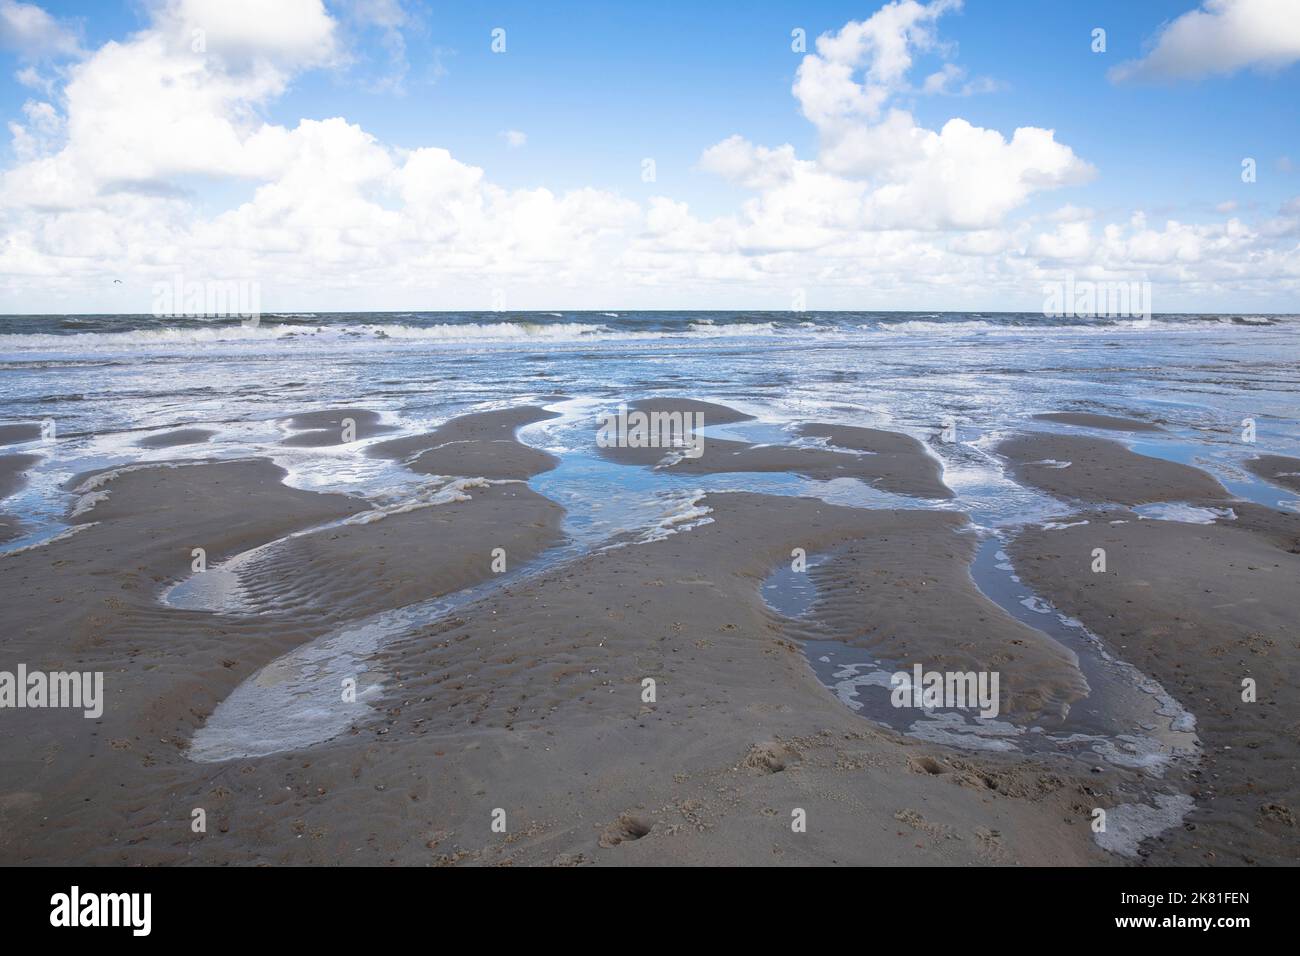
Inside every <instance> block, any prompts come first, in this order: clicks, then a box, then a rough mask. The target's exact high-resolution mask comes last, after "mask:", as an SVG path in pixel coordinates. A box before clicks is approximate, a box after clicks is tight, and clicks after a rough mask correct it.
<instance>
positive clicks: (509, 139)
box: [497, 129, 528, 149]
mask: <svg viewBox="0 0 1300 956" xmlns="http://www.w3.org/2000/svg"><path fill="white" fill-rule="evenodd" d="M497 135H498V136H500V137H501V138H502V139H503V140H505V141H506V145H507V146H509V147H510V148H511V149H519V148H520V147H521V146H523V145H525V144H526V143H527V142H528V134H527V133H524V132H520V131H519V130H517V129H503V130H502V131H501V132H499V133H497Z"/></svg>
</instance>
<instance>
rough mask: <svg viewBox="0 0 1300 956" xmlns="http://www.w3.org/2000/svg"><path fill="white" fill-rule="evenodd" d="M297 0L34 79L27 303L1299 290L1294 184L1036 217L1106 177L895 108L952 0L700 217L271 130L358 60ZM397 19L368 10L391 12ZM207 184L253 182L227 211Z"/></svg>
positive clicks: (706, 163)
mask: <svg viewBox="0 0 1300 956" xmlns="http://www.w3.org/2000/svg"><path fill="white" fill-rule="evenodd" d="M291 2H292V3H293V4H295V5H296V14H297V16H296V17H294V18H291V19H292V24H293V27H294V28H293V29H289V27H288V25H289V23H290V19H289V18H281V17H278V16H277V17H270V18H269V19H258V18H257V17H251V16H243V17H241V16H238V15H237V14H238V13H239V12H240V11H239V10H235V11H234V12H231V11H232V8H233V7H236V6H241V5H240V4H237V3H236V2H235V0H223V2H221V3H216V0H170V2H166V3H160V4H158V5H156V6H154V7H152V8H151V9H152V10H153V12H154V20H153V21H152V22H151V24H150V25H149V26H148V27H147V28H146V29H145V30H143V31H141V32H139V33H137V34H134V35H132V36H130V37H127V38H125V39H122V40H119V41H115V42H110V43H107V44H105V45H104V46H102V47H101V48H99V49H98V50H96V51H93V52H89V53H86V54H84V55H83V56H82V58H80V59H79V60H78V61H77V62H75V63H73V64H71V65H70V66H67V67H66V68H60V70H59V71H56V74H55V75H56V76H57V77H58V88H57V89H56V90H54V91H53V92H44V91H42V92H41V93H39V94H36V93H34V94H33V96H32V98H31V99H29V100H28V101H27V103H26V104H25V105H24V106H23V108H22V114H21V116H16V117H15V118H14V120H13V122H12V123H11V124H10V132H11V136H12V140H13V148H14V155H15V163H14V164H13V165H12V166H11V167H10V168H9V169H7V170H5V171H4V172H3V174H2V175H0V236H2V237H3V239H2V240H0V292H2V293H3V294H4V296H5V301H6V302H20V301H21V302H22V303H24V306H23V307H28V308H39V307H45V308H57V307H58V305H57V303H58V302H60V301H61V300H60V299H59V298H58V297H59V296H61V295H66V294H67V290H69V289H77V288H79V287H82V288H87V289H94V288H102V285H97V283H102V282H103V279H104V277H105V276H113V277H121V278H123V279H124V282H126V283H127V284H128V285H130V284H131V283H133V282H134V283H136V285H137V286H138V287H140V288H142V289H144V290H146V291H147V290H148V288H149V284H150V283H151V282H153V281H156V280H158V279H160V278H169V277H171V276H172V275H173V274H175V273H176V272H183V273H184V274H185V275H186V276H187V277H189V278H193V279H205V278H231V277H240V278H255V279H258V280H259V281H260V282H261V283H262V287H263V296H264V298H263V301H264V304H266V305H267V307H268V308H276V307H277V306H276V305H274V304H273V303H279V306H278V307H285V308H323V309H330V308H346V307H352V308H385V307H388V308H394V307H395V308H410V307H424V308H427V307H430V306H431V305H433V304H436V305H438V306H440V307H445V308H486V307H488V305H489V303H490V293H491V290H492V289H493V288H497V287H502V288H508V289H511V290H517V292H518V294H517V295H516V293H515V292H512V293H511V299H510V301H511V304H512V307H521V306H522V307H527V306H532V307H541V308H545V307H551V308H555V307H574V306H576V305H586V306H588V307H595V308H600V307H609V306H610V305H620V306H624V307H629V308H631V307H636V306H637V305H642V306H646V307H651V306H656V305H658V306H663V307H681V306H695V307H702V306H707V305H720V306H723V307H774V308H784V307H786V305H787V304H788V302H789V295H790V290H791V289H792V288H796V287H798V288H806V289H808V290H809V295H810V305H812V307H834V306H839V307H872V306H874V307H881V308H884V307H894V308H897V307H905V306H907V305H909V304H910V305H914V306H929V305H934V306H942V305H947V306H949V307H959V308H974V307H982V308H991V307H1009V306H1011V307H1013V306H1015V305H1016V304H1018V303H1019V304H1022V305H1025V306H1028V307H1036V305H1035V303H1037V302H1039V301H1040V300H1041V282H1042V281H1043V280H1044V278H1046V279H1051V278H1054V277H1057V276H1059V274H1060V272H1061V270H1063V269H1069V270H1070V271H1073V272H1076V273H1077V274H1080V275H1085V274H1089V275H1092V276H1093V277H1095V278H1134V279H1152V280H1153V281H1165V282H1169V283H1176V284H1178V287H1180V288H1184V289H1189V290H1204V289H1206V288H1210V287H1215V288H1229V289H1232V288H1235V289H1251V288H1255V287H1257V286H1258V285H1259V280H1258V277H1260V276H1266V277H1269V285H1268V288H1269V290H1270V291H1271V292H1273V293H1274V294H1282V293H1283V292H1284V290H1288V289H1290V290H1297V289H1300V252H1298V251H1297V250H1298V239H1300V206H1297V204H1296V203H1294V202H1293V203H1292V204H1290V205H1289V206H1286V207H1283V208H1282V209H1280V210H1279V211H1278V212H1277V213H1276V215H1274V216H1273V217H1272V218H1270V219H1268V220H1266V221H1265V222H1263V223H1261V224H1259V225H1257V226H1249V225H1247V224H1244V223H1243V222H1241V221H1239V220H1237V219H1235V218H1232V219H1228V220H1227V221H1226V222H1225V221H1220V222H1217V223H1215V224H1212V225H1195V224H1190V223H1185V222H1179V221H1176V220H1170V221H1168V222H1166V223H1165V224H1164V225H1163V226H1161V227H1159V228H1155V227H1151V226H1148V224H1147V223H1146V220H1145V218H1143V217H1140V216H1138V217H1135V218H1133V219H1132V220H1130V221H1128V222H1126V223H1123V224H1113V223H1112V224H1103V223H1102V222H1101V221H1099V220H1098V218H1097V216H1096V215H1095V214H1094V213H1093V212H1092V211H1091V210H1088V209H1080V208H1078V207H1076V206H1074V205H1073V204H1069V203H1066V204H1065V205H1063V206H1061V207H1059V208H1058V209H1057V210H1056V212H1054V213H1045V214H1043V215H1042V217H1041V224H1040V218H1039V217H1038V216H1037V215H1036V216H1035V217H1033V218H1031V219H1029V220H1024V219H1021V220H1014V219H1012V218H1011V214H1012V213H1013V212H1014V211H1015V210H1016V209H1017V208H1019V207H1020V206H1022V205H1023V204H1025V203H1026V202H1028V201H1029V200H1031V199H1032V198H1034V197H1035V196H1039V195H1041V194H1042V192H1043V191H1045V190H1049V189H1052V188H1054V187H1058V186H1062V185H1068V184H1070V183H1074V182H1078V181H1080V180H1081V179H1083V178H1084V177H1086V176H1087V175H1088V174H1089V173H1090V168H1089V167H1088V166H1087V165H1086V163H1084V162H1083V161H1082V160H1081V159H1080V158H1079V157H1077V156H1076V155H1075V154H1074V153H1073V151H1072V150H1071V149H1070V148H1069V147H1068V146H1066V145H1065V144H1062V143H1059V142H1057V140H1056V138H1055V136H1054V134H1053V133H1052V131H1051V130H1047V129H1040V128H1036V127H1023V128H1020V129H1017V130H1015V131H1014V132H1013V133H1011V135H1010V136H1006V135H1004V134H1002V133H1001V132H998V131H996V130H991V129H982V128H979V127H977V126H975V125H973V124H971V123H969V122H967V121H966V120H964V119H960V118H953V119H950V120H949V121H948V122H946V123H944V124H943V125H942V126H940V127H939V128H938V129H928V128H925V127H923V126H921V125H920V124H918V123H917V122H916V120H915V119H914V118H913V117H912V115H911V114H910V113H908V112H907V111H905V110H903V109H900V108H899V107H898V106H897V104H896V103H895V102H894V100H895V98H896V97H902V96H910V95H912V94H913V93H915V90H914V89H913V88H912V87H911V86H910V85H909V75H910V72H911V70H912V67H913V59H914V55H915V54H916V53H917V51H919V50H926V51H933V52H940V53H943V52H944V51H945V48H944V47H943V44H942V42H941V40H940V38H939V37H938V36H937V35H936V33H935V32H934V26H935V20H936V19H937V18H938V17H939V16H940V15H941V14H942V13H943V12H945V11H947V10H950V9H954V8H955V6H956V4H955V3H942V2H941V3H931V4H921V3H916V2H911V0H907V2H903V3H895V4H890V5H888V6H886V7H885V8H883V9H882V10H881V11H880V12H879V13H878V14H877V15H876V17H873V18H871V19H869V20H867V21H864V22H863V23H851V24H848V25H846V27H845V28H844V29H843V30H841V31H838V32H836V33H833V34H831V35H829V36H827V37H823V38H821V39H820V40H819V41H818V43H817V46H816V50H817V52H816V54H814V55H811V56H809V57H806V58H805V60H804V65H803V66H801V68H800V70H799V76H798V78H797V80H796V83H795V88H794V91H793V92H794V94H795V96H796V99H797V102H798V103H799V106H800V108H801V109H802V111H803V113H804V115H805V116H808V117H809V118H810V119H813V118H814V117H815V119H813V122H814V125H815V127H816V130H817V132H818V134H819V149H818V150H817V151H816V152H815V154H811V155H809V156H808V157H806V158H801V157H800V156H799V155H797V153H796V150H795V148H794V147H793V146H792V145H790V144H788V143H784V144H781V145H776V146H766V145H762V144H755V143H753V142H751V141H749V140H748V139H746V138H745V137H744V136H742V135H738V134H737V135H732V136H730V137H728V138H727V139H723V140H721V141H720V142H718V143H716V144H715V145H713V146H710V147H708V148H707V149H704V150H703V151H702V154H701V156H700V160H699V167H700V169H701V170H702V171H704V172H706V173H709V174H713V175H717V176H720V177H722V178H724V179H726V180H728V181H729V182H732V183H735V184H736V185H737V186H738V187H740V188H741V189H743V190H746V191H747V193H748V194H747V195H746V196H745V198H744V199H743V200H742V201H741V202H740V203H739V204H738V205H737V206H736V207H735V208H734V209H733V210H731V211H730V212H728V213H725V214H723V215H718V216H713V217H701V216H699V215H697V214H696V213H695V212H694V211H693V210H692V209H691V207H690V206H689V205H688V204H687V203H685V202H682V201H680V200H679V199H676V198H674V197H671V196H651V197H649V198H647V199H645V200H643V201H633V200H631V199H628V198H625V197H622V196H619V195H617V194H615V193H613V192H610V191H607V190H598V189H581V188H579V189H573V190H569V191H566V192H556V191H553V190H550V189H546V188H537V189H507V188H504V187H502V186H499V185H496V184H495V183H493V182H492V181H491V179H490V177H489V176H488V175H487V174H486V172H485V171H484V170H483V169H481V168H478V167H476V166H472V165H469V164H467V163H464V162H461V161H460V160H458V159H457V158H456V157H455V156H453V155H452V154H451V153H450V152H448V151H447V150H446V149H442V148H439V147H437V146H433V145H430V146H423V147H420V148H415V149H401V148H397V147H394V146H392V145H390V144H387V143H384V142H382V141H380V140H379V139H377V138H376V137H375V136H373V135H372V134H371V133H369V132H367V130H365V129H364V128H363V127H362V126H360V125H359V124H357V123H354V122H349V121H348V120H347V119H345V118H343V117H332V118H326V119H313V120H309V119H304V120H300V121H298V122H296V123H293V124H287V125H281V124H279V123H275V122H270V121H269V120H268V119H266V118H265V116H266V108H267V107H268V106H269V105H270V104H271V103H273V102H274V101H275V99H276V98H277V97H279V96H280V95H281V94H282V93H283V92H284V91H285V90H286V89H287V88H288V86H289V84H290V83H291V82H292V80H293V78H294V77H295V76H296V75H297V74H298V73H299V72H300V71H302V70H307V69H313V68H319V67H332V66H334V65H336V64H337V63H339V62H341V61H343V60H345V58H346V52H345V51H344V49H343V48H344V46H345V44H344V42H343V41H342V40H341V39H340V29H341V28H340V26H339V25H338V23H337V22H336V21H335V20H334V18H333V17H331V16H330V14H329V12H328V11H326V10H325V9H324V7H322V5H321V4H320V2H319V0H285V3H286V4H289V3H291ZM245 6H247V5H245ZM256 7H257V9H262V7H261V5H260V4H256ZM251 8H252V7H251V6H248V9H251ZM248 9H244V10H243V12H244V13H247V12H248ZM396 9H400V8H394V7H390V6H386V5H384V4H379V5H377V6H375V7H367V8H366V10H367V11H368V13H369V15H370V16H372V18H374V19H373V22H374V23H376V24H377V25H380V26H382V25H383V24H384V23H386V22H388V20H389V19H391V18H395V17H398V16H399V13H398V12H395V10H396ZM196 29H199V30H203V31H205V32H204V34H203V36H204V37H205V40H206V50H205V51H203V52H198V51H196V50H195V49H194V48H193V39H194V33H193V31H194V30H196ZM946 75H948V76H950V77H956V74H954V73H953V72H952V71H948V72H947V74H946ZM958 81H959V78H958V79H953V80H951V81H947V80H946V81H944V88H945V89H946V88H947V86H948V84H949V82H958ZM936 83H937V81H936ZM33 88H34V89H37V88H39V87H33ZM517 132H518V131H513V133H517ZM513 133H512V131H509V130H506V131H503V133H502V137H503V139H505V140H506V142H507V143H509V142H510V141H511V136H512V135H513ZM524 139H525V138H524V137H523V134H522V133H518V141H519V143H520V145H522V143H523V142H524ZM208 180H215V181H218V182H221V183H223V184H226V185H227V186H228V187H229V188H232V189H233V190H234V191H235V192H236V194H238V195H240V197H241V198H240V199H239V200H238V201H236V202H234V203H233V204H232V205H231V206H230V207H229V208H226V209H224V210H219V211H216V212H213V211H211V210H210V209H207V208H206V207H205V205H204V204H203V199H204V198H205V197H204V195H203V193H202V192H200V191H201V190H202V189H203V188H204V187H203V184H204V183H206V182H207V181H208ZM79 284H80V285H79ZM431 289H437V290H438V293H437V295H435V296H432V297H431V296H430V294H429V293H430V290H431ZM530 290H531V291H530ZM86 295H87V296H88V297H89V296H90V293H86ZM529 295H531V296H533V298H532V299H531V300H530V299H529V298H528V296H529ZM973 295H979V296H982V297H983V299H982V300H981V301H980V303H979V304H978V305H977V304H976V302H975V301H974V300H972V298H971V297H972V296H973ZM87 304H90V305H91V307H92V308H97V307H99V305H98V299H90V298H88V300H87V302H82V303H78V305H80V306H82V307H85V306H86V305H87ZM119 307H123V308H127V309H131V308H135V309H138V310H140V311H147V309H148V308H149V302H148V300H145V301H142V302H139V303H135V304H134V305H131V304H127V305H119Z"/></svg>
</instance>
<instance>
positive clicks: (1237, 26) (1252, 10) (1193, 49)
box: [1110, 0, 1300, 82]
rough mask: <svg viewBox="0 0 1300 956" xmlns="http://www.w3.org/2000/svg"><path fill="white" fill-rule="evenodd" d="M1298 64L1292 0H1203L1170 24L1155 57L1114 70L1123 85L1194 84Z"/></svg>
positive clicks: (1297, 17)
mask: <svg viewBox="0 0 1300 956" xmlns="http://www.w3.org/2000/svg"><path fill="white" fill-rule="evenodd" d="M1297 60H1300V11H1297V9H1296V4H1295V2H1294V0H1205V3H1204V4H1203V5H1202V6H1200V7H1199V8H1197V9H1195V10H1191V11H1188V12H1187V13H1184V14H1183V15H1182V16H1180V17H1178V18H1177V19H1175V20H1173V21H1172V22H1170V23H1168V24H1166V25H1165V26H1164V27H1163V28H1162V29H1161V30H1160V33H1159V34H1158V35H1157V36H1156V38H1155V43H1154V46H1153V48H1152V49H1151V52H1150V53H1148V54H1147V55H1146V56H1145V57H1143V58H1141V59H1139V60H1133V61H1130V62H1128V63H1122V64H1120V65H1119V66H1117V67H1115V68H1114V69H1112V70H1111V71H1110V78H1111V80H1113V81H1115V82H1123V81H1125V80H1192V79H1198V78H1200V77H1204V76H1210V75H1212V74H1226V73H1235V72H1237V71H1238V70H1241V69H1244V68H1246V67H1256V68H1259V69H1263V70H1276V69H1280V68H1282V67H1286V66H1289V65H1290V64H1292V63H1295V62H1296V61H1297Z"/></svg>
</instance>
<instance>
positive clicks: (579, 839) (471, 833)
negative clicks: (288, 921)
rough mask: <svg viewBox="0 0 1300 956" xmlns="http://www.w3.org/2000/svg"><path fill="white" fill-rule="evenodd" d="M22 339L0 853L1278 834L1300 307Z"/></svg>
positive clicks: (980, 845) (1035, 844)
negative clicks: (23, 686) (37, 677)
mask: <svg viewBox="0 0 1300 956" xmlns="http://www.w3.org/2000/svg"><path fill="white" fill-rule="evenodd" d="M18 321H19V320H17V319H10V318H3V319H0V369H2V370H3V373H4V374H3V377H2V378H0V389H3V391H2V392H0V397H2V398H3V401H4V413H3V415H2V416H0V600H2V602H3V606H4V609H5V614H4V617H5V624H6V627H5V630H4V633H3V636H2V637H0V672H10V673H15V672H16V670H17V668H18V667H19V665H22V666H23V667H24V668H25V669H26V671H27V672H34V671H38V672H42V673H47V674H55V673H74V672H75V673H78V674H99V675H102V682H103V700H102V712H101V713H99V714H97V715H95V716H93V717H89V716H87V715H86V714H85V713H84V711H85V710H86V708H84V707H83V708H77V707H71V706H53V705H51V702H50V701H48V700H47V701H46V702H44V703H42V704H36V705H29V706H5V707H3V708H0V722H3V724H2V726H3V730H4V733H3V734H0V765H3V766H4V767H5V769H6V773H5V775H4V779H3V781H0V862H3V863H5V864H42V865H49V864H74V865H147V866H155V865H166V866H172V865H225V864H233V865H264V864H272V865H281V864H326V865H339V864H345V865H556V866H570V865H684V864H700V865H723V864H741V865H773V864H775V865H831V864H848V865H852V864H858V865H861V864H869V865H899V866H903V865H952V866H972V865H999V866H1017V865H1019V866H1043V865H1069V866H1134V865H1137V866H1141V865H1148V864H1152V863H1165V864H1173V865H1185V866H1191V865H1197V866H1200V865H1233V864H1236V865H1240V864H1247V865H1266V866H1267V865H1281V864H1287V863H1293V862H1294V860H1295V859H1296V858H1297V854H1300V830H1297V826H1296V820H1295V814H1296V812H1297V810H1298V809H1300V792H1298V791H1300V775H1298V774H1297V765H1298V764H1300V694H1297V692H1296V690H1295V688H1296V687H1297V682H1298V681H1300V639H1298V638H1297V629H1296V625H1297V622H1298V621H1300V613H1298V612H1297V610H1296V608H1295V604H1294V598H1293V596H1292V591H1293V590H1294V584H1295V582H1297V581H1300V501H1297V492H1298V491H1300V484H1298V483H1297V482H1298V481H1300V478H1298V476H1300V422H1298V421H1297V418H1296V404H1295V400H1296V395H1297V393H1298V392H1300V380H1298V379H1297V373H1296V365H1295V356H1297V355H1300V320H1298V319H1297V318H1296V317H1293V316H1264V317H1251V320H1250V321H1242V320H1240V317H1238V318H1237V320H1234V319H1233V317H1216V316H1157V317H1156V318H1155V321H1153V322H1151V323H1134V322H1128V321H1126V320H1113V321H1111V320H1108V321H1096V320H1069V319H1060V320H1046V319H1044V318H1043V317H1042V316H1037V315H1025V314H1021V313H989V314H971V315H965V314H962V315H958V314H943V315H938V314H903V313H863V314H856V313H798V314H789V313H764V314H746V313H709V314H702V313H700V314H695V313H682V314H677V315H671V314H667V313H646V314H636V313H623V314H615V313H567V314H554V315H551V314H544V313H536V314H528V315H522V316H517V315H502V314H481V313H480V314H464V315H457V314H438V313H419V314H400V315H398V314H384V315H376V314H311V315H296V316H290V315H284V316H267V317H264V318H263V321H262V323H261V324H260V326H258V327H255V328H248V327H246V326H243V325H240V324H239V323H238V322H228V323H222V322H215V323H214V322H208V323H202V322H198V321H193V322H190V321H186V320H159V319H155V318H153V317H145V316H141V317H138V318H137V319H136V320H131V319H129V318H126V317H105V318H104V319H103V320H102V322H101V323H100V324H99V325H96V324H95V322H94V321H93V320H87V319H86V318H84V317H79V318H78V319H77V321H76V322H75V323H73V324H69V325H68V326H67V327H66V328H65V327H61V326H60V318H59V317H44V318H41V319H40V320H38V321H37V322H35V323H33V322H31V321H28V322H27V324H25V325H23V326H21V327H20V326H19V325H18ZM164 321H165V322H166V323H167V328H166V329H165V330H162V329H160V328H158V326H159V324H160V322H164ZM88 327H89V330H88ZM638 415H639V416H641V417H640V418H638V417H636V416H638ZM615 421H617V422H618V424H619V427H617V428H608V429H606V430H604V431H602V423H611V422H615ZM641 422H645V423H649V424H648V425H647V428H646V429H644V430H639V429H638V425H639V424H640V423H641ZM1247 422H1249V425H1247ZM629 423H631V424H630V425H629ZM651 426H653V428H660V429H661V430H660V431H654V430H652V428H651ZM663 436H669V437H672V438H676V439H679V440H677V441H675V442H669V443H664V442H662V441H660V440H659V439H660V438H661V437H663ZM927 672H935V673H937V674H939V675H953V674H957V675H971V676H972V681H971V684H970V686H971V688H974V687H975V686H976V681H975V677H977V676H978V677H979V679H980V681H981V683H979V684H978V686H979V687H980V688H981V695H982V697H981V701H980V706H979V707H976V706H974V705H973V704H972V703H971V702H969V701H967V702H965V703H963V704H954V703H953V702H952V701H950V700H947V699H943V700H940V701H938V702H935V703H933V704H924V705H921V701H920V693H919V689H917V696H916V698H915V699H913V698H912V697H911V696H910V693H909V694H905V695H903V699H902V702H901V703H900V698H899V696H898V694H897V690H898V687H899V683H900V682H899V681H898V680H897V679H896V676H897V675H898V674H900V673H902V674H913V673H916V674H918V675H921V674H924V673H927ZM984 678H989V680H988V681H987V682H983V681H984ZM903 683H904V686H905V689H916V688H917V685H919V683H920V680H919V678H911V684H907V682H903ZM949 684H950V685H951V681H950V682H949ZM985 691H987V694H986V693H985ZM1099 821H1101V826H1100V828H1099V825H1098V824H1099ZM200 822H201V824H202V825H201V826H200V825H199V823H200Z"/></svg>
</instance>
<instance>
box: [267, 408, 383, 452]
mask: <svg viewBox="0 0 1300 956" xmlns="http://www.w3.org/2000/svg"><path fill="white" fill-rule="evenodd" d="M284 422H285V424H286V425H287V426H288V427H289V428H291V429H294V430H295V433H294V434H292V435H290V436H289V437H288V438H286V439H285V440H284V441H282V442H281V443H280V444H282V445H287V446H289V447H291V448H325V447H328V446H331V445H343V444H346V442H345V441H344V427H345V424H344V423H345V422H350V423H351V426H350V427H351V430H352V434H353V440H354V441H360V440H361V439H364V438H372V437H374V436H375V435H382V434H384V433H385V432H391V431H392V430H393V427H392V426H391V425H385V424H383V423H382V422H381V421H380V420H379V415H378V413H376V412H372V411H370V410H369V409H365V408H327V409H322V410H321V411H315V412H302V413H300V414H297V415H291V416H289V417H288V418H286V419H284Z"/></svg>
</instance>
